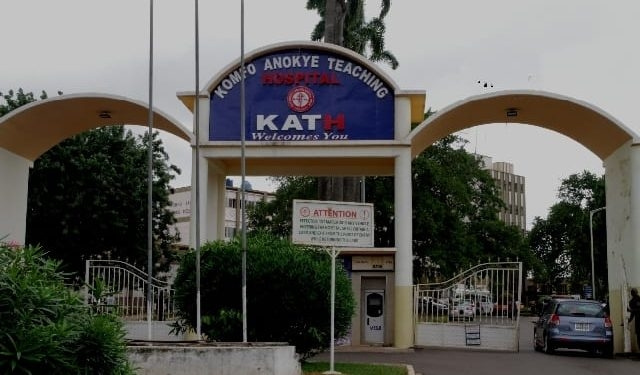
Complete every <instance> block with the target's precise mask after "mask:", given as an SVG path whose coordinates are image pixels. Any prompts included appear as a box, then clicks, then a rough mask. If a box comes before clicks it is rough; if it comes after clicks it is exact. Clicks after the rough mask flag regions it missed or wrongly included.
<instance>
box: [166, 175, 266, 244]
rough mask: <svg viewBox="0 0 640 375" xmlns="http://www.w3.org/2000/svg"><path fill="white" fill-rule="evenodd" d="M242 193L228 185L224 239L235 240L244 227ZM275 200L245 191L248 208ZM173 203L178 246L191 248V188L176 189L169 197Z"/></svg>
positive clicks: (257, 192)
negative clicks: (178, 237)
mask: <svg viewBox="0 0 640 375" xmlns="http://www.w3.org/2000/svg"><path fill="white" fill-rule="evenodd" d="M241 195H242V191H241V189H240V188H239V187H235V186H229V184H227V187H226V192H225V213H224V217H225V224H224V238H225V239H229V238H233V236H235V235H236V233H237V231H238V228H241V227H242V223H241V220H242V215H241V212H240V210H241V208H242V205H241V204H240V202H241V201H242V196H241ZM274 198H275V196H274V195H273V194H272V193H269V192H266V191H260V190H253V189H245V195H244V199H245V202H246V204H247V208H250V207H252V206H253V205H255V204H256V202H259V201H262V200H266V201H271V200H273V199H274ZM169 200H170V201H171V208H170V209H171V211H173V213H174V215H175V217H176V219H177V222H176V224H175V226H174V228H175V231H176V232H178V233H179V234H180V241H179V242H178V245H179V246H181V247H188V246H189V230H190V227H191V225H190V224H191V186H185V187H180V188H176V189H174V193H173V194H171V195H170V196H169Z"/></svg>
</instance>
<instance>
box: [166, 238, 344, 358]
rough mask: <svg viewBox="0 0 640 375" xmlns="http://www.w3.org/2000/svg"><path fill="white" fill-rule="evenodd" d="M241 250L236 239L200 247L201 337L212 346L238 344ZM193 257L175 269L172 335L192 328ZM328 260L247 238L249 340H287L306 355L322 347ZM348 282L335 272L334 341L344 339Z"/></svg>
mask: <svg viewBox="0 0 640 375" xmlns="http://www.w3.org/2000/svg"><path fill="white" fill-rule="evenodd" d="M241 267H242V248H241V243H240V240H239V239H236V240H233V241H230V242H223V241H218V242H213V243H208V244H205V245H204V246H203V247H202V248H201V291H200V293H201V304H202V308H201V309H202V311H201V314H202V333H203V334H205V335H206V336H207V337H208V338H209V339H210V340H213V341H242V268H241ZM195 275H196V274H195V254H194V253H193V252H191V253H189V254H187V255H185V257H184V258H183V260H182V263H181V265H180V269H179V270H178V275H177V277H176V280H175V283H174V285H176V306H177V308H178V310H179V312H178V316H179V319H178V321H177V322H176V328H177V330H178V331H182V330H185V329H188V328H193V329H195V327H196V285H195V277H196V276H195ZM330 286H331V258H330V256H329V255H328V254H327V253H326V252H325V251H324V250H320V249H317V248H312V247H305V246H298V245H294V244H292V243H291V242H289V241H286V240H282V239H279V238H276V237H274V236H272V235H269V234H266V233H255V232H252V234H251V235H250V236H248V239H247V326H248V327H247V330H248V332H247V335H248V340H249V341H261V342H288V343H290V344H291V345H295V347H296V351H297V352H298V353H299V354H301V356H302V357H303V358H306V357H308V356H310V355H312V354H314V353H315V352H317V351H319V350H322V349H324V348H327V347H328V346H329V344H330V312H331V310H330V307H331V303H330V302H331V295H330V293H331V288H330ZM354 305H355V302H354V299H353V294H352V292H351V283H350V281H349V279H348V277H347V274H346V272H345V271H344V269H343V268H342V267H341V266H340V265H338V266H337V267H336V309H335V329H336V337H341V336H342V335H344V334H346V332H347V331H348V329H349V327H350V324H351V316H352V315H353V310H354Z"/></svg>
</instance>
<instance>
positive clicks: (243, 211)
mask: <svg viewBox="0 0 640 375" xmlns="http://www.w3.org/2000/svg"><path fill="white" fill-rule="evenodd" d="M245 106H246V103H245V79H244V0H241V1H240V146H241V147H240V149H241V155H240V172H241V175H242V177H241V180H240V192H241V197H240V205H241V206H240V215H241V216H242V234H241V235H242V342H247V230H246V229H247V228H246V226H247V225H246V207H245V206H246V205H245V189H244V185H245V183H244V180H245V174H246V170H245V169H246V168H245V142H244V138H245Z"/></svg>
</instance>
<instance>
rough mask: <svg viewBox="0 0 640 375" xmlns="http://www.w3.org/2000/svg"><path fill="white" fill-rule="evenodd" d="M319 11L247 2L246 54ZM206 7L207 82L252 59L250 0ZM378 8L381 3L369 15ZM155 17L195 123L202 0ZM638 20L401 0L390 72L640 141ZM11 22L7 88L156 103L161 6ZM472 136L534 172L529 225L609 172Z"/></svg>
mask: <svg viewBox="0 0 640 375" xmlns="http://www.w3.org/2000/svg"><path fill="white" fill-rule="evenodd" d="M305 3H306V1H303V0H297V1H296V0H268V1H267V0H245V2H244V4H245V51H246V52H249V51H251V50H253V49H256V48H260V47H263V46H265V45H268V44H272V43H277V42H283V41H295V40H309V35H310V33H311V30H312V28H313V26H314V25H315V24H316V23H317V21H318V19H319V18H318V16H317V15H316V14H315V13H314V12H312V11H309V10H306V9H305ZM199 4H200V5H199V8H200V81H201V82H200V86H201V87H202V86H203V85H204V84H205V83H206V82H208V81H209V80H210V79H211V77H213V76H214V75H215V74H216V73H217V72H219V71H220V70H221V69H222V68H224V67H225V66H226V65H228V64H229V63H230V62H232V61H233V60H234V59H236V58H238V57H239V54H240V31H241V27H240V1H228V0H227V1H220V0H217V1H211V0H200V1H199ZM378 4H379V1H374V0H369V2H368V9H369V10H370V11H373V10H375V9H376V8H377V7H378ZM154 10H155V12H154V36H155V38H154V40H155V41H154V77H155V78H154V98H153V101H154V105H155V106H156V107H157V108H158V109H161V110H163V111H165V112H167V113H169V114H170V115H172V116H173V117H174V118H176V119H178V120H179V121H180V122H182V123H183V124H185V126H187V127H191V121H192V120H191V116H190V113H189V112H188V111H187V110H186V108H184V107H183V106H182V104H181V103H180V102H179V101H178V100H177V98H176V92H179V91H187V90H193V89H194V88H195V81H194V71H195V69H194V65H195V63H194V55H195V52H194V51H195V49H194V48H195V47H194V1H188V0H155V2H154ZM638 18H640V2H638V1H637V0H614V1H601V0H562V1H558V0H555V1H551V0H517V1H514V0H484V1H475V0H467V1H461V0H458V1H453V0H430V1H417V0H394V1H392V7H391V12H390V13H389V15H388V18H387V33H386V43H387V48H388V49H389V50H390V51H392V52H393V53H394V54H395V55H396V57H397V58H398V60H399V62H400V67H399V68H398V69H397V70H391V69H390V68H389V67H387V66H382V68H383V69H385V70H386V72H387V73H388V74H389V76H390V77H391V78H392V79H394V80H395V81H396V82H397V83H398V84H399V86H400V87H401V88H403V89H418V90H425V91H426V92H427V106H428V107H431V108H432V109H434V110H439V109H442V108H444V107H446V106H448V105H450V104H452V103H454V102H456V101H459V100H462V99H464V98H467V97H469V96H472V95H477V94H481V93H486V92H490V91H497V90H505V89H536V90H544V91H549V92H553V93H557V94H561V95H566V96H570V97H573V98H576V99H579V100H582V101H585V102H588V103H590V104H592V105H595V106H597V107H599V108H601V109H602V110H604V111H605V112H607V113H609V114H610V115H612V116H613V117H615V118H616V119H618V120H620V121H622V122H623V123H625V125H626V126H627V127H629V128H631V129H632V130H634V131H636V132H638V133H640V115H638V110H637V107H638V99H639V95H638V88H639V85H640V73H639V71H638V70H639V69H640V47H639V45H640V44H639V43H638V39H637V36H638V35H640V23H638V22H637V19H638ZM0 25H1V26H2V32H3V36H2V44H0V51H1V52H0V91H1V92H6V91H8V90H9V89H16V88H19V87H22V88H24V89H25V90H26V91H33V92H34V93H39V92H40V91H41V90H45V91H47V92H48V93H49V94H50V95H55V93H56V92H57V91H63V92H64V93H65V94H72V93H82V92H101V93H108V94H115V95H123V96H126V97H129V98H132V99H136V100H141V101H143V102H148V60H149V48H148V47H149V1H144V0H137V1H136V0H109V1H104V0H102V1H97V0H56V1H50V0H21V1H14V0H0ZM478 81H481V82H482V83H484V82H488V83H489V87H487V88H485V87H483V86H484V85H482V84H478V83H477V82H478ZM491 84H492V85H493V87H490V85H491ZM461 135H463V136H464V137H466V138H467V139H468V140H469V145H468V148H469V150H470V151H476V152H478V153H481V154H485V155H488V156H491V157H493V160H494V161H507V162H511V163H513V164H514V167H515V172H516V173H517V174H520V175H523V176H525V177H526V179H527V216H528V221H529V222H531V221H532V220H533V218H534V217H535V216H542V217H546V215H547V210H548V208H549V207H550V206H551V205H552V204H553V203H554V202H555V201H556V192H557V188H558V186H559V183H560V181H561V179H563V178H565V177H567V176H568V175H570V174H572V173H577V172H580V171H583V170H590V171H592V172H594V173H597V174H602V173H604V170H603V168H602V161H601V160H600V159H598V158H597V157H596V156H595V155H594V154H593V153H591V152H590V151H589V150H587V149H586V148H584V147H583V146H582V145H580V144H578V143H576V142H574V141H572V140H570V139H568V138H566V137H564V136H562V135H560V134H557V133H553V132H551V131H547V130H542V129H538V128H535V127H532V126H527V125H521V126H513V125H512V124H510V125H509V127H507V126H505V124H488V125H483V126H480V127H476V128H471V129H467V130H466V131H464V132H463V133H462V134H461ZM165 145H166V148H167V150H168V152H169V154H170V157H171V162H172V163H174V164H177V165H178V166H180V167H181V168H182V170H183V173H182V175H181V176H180V177H179V178H178V179H177V180H176V181H175V183H174V184H175V185H176V186H184V185H188V184H189V181H190V180H189V174H190V157H191V156H190V155H191V154H190V150H189V147H188V145H187V144H186V143H184V142H183V141H181V140H178V139H176V138H173V137H172V136H170V135H166V136H165ZM249 181H250V182H252V183H253V187H254V188H259V189H260V188H268V187H269V185H268V184H267V183H265V182H263V180H262V179H254V178H249ZM236 183H237V181H236Z"/></svg>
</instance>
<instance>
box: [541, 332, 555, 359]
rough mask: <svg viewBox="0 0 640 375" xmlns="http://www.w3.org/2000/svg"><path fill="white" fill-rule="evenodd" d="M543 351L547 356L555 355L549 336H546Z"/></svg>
mask: <svg viewBox="0 0 640 375" xmlns="http://www.w3.org/2000/svg"><path fill="white" fill-rule="evenodd" d="M542 351H544V352H545V353H547V354H553V351H554V348H553V345H552V344H551V342H549V336H547V335H545V336H544V346H543V347H542Z"/></svg>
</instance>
